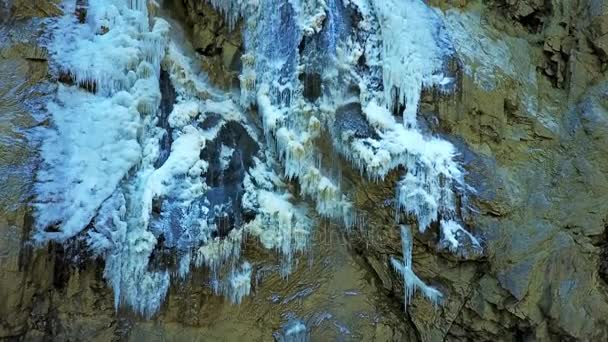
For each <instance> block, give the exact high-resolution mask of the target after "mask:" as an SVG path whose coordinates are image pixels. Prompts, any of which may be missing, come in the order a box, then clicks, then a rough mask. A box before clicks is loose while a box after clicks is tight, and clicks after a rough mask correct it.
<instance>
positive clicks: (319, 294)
mask: <svg viewBox="0 0 608 342" xmlns="http://www.w3.org/2000/svg"><path fill="white" fill-rule="evenodd" d="M174 3H175V4H176V6H178V5H179V4H180V2H179V1H176V2H174ZM185 3H186V5H187V6H188V7H187V8H188V9H189V10H188V11H184V10H183V8H182V9H176V12H177V13H181V14H182V15H183V16H184V18H183V20H184V21H186V22H188V23H190V25H191V29H192V32H191V37H192V45H193V47H194V49H195V50H197V51H199V53H200V54H201V65H202V67H203V68H204V69H205V70H207V71H208V72H209V74H210V77H211V80H212V81H214V82H215V83H217V84H218V85H220V86H223V87H230V86H232V85H233V84H234V80H235V76H236V75H237V73H238V59H239V58H238V56H239V54H240V50H241V48H240V46H241V43H240V41H241V38H240V37H239V35H238V34H234V33H230V32H229V30H228V29H227V27H226V26H225V24H223V21H222V18H221V16H220V15H218V14H217V13H215V12H213V11H211V10H210V8H209V7H208V6H207V5H203V4H202V2H199V1H192V0H185ZM433 4H436V5H441V6H443V7H446V8H449V7H452V6H454V7H461V8H464V9H465V10H469V9H471V7H475V6H477V7H479V6H481V7H482V9H483V13H484V18H485V19H487V21H488V23H489V24H490V25H491V26H492V27H493V29H495V30H496V31H497V32H498V33H497V34H498V35H499V36H500V35H502V36H501V37H503V38H513V37H516V38H518V39H520V41H521V42H523V43H522V44H523V45H524V46H525V49H523V50H522V49H520V45H517V46H515V45H509V47H510V48H511V49H512V50H513V52H514V55H515V56H517V57H516V59H515V60H514V61H513V62H514V63H515V64H516V65H519V66H522V65H524V64H532V65H531V68H533V69H534V70H536V71H537V72H536V76H537V79H536V83H533V84H526V83H525V82H522V81H521V80H519V79H517V77H514V76H509V75H499V76H500V77H497V79H499V82H498V85H497V86H496V87H495V88H494V89H493V90H491V91H488V90H484V89H482V88H481V87H479V86H478V85H477V84H476V83H475V81H474V80H473V79H471V78H470V77H467V76H466V75H463V77H462V79H461V80H460V84H459V90H458V93H457V94H456V95H454V96H447V97H446V96H438V95H437V94H434V93H432V92H429V93H426V94H425V95H424V96H423V104H422V110H421V112H422V113H427V114H424V117H423V119H426V121H428V123H429V126H430V128H431V129H433V130H434V131H436V132H437V133H438V134H442V135H443V136H444V137H445V138H446V139H450V140H452V141H453V142H454V143H455V144H456V145H457V146H458V148H459V150H460V151H462V160H463V163H464V164H465V167H466V169H467V171H468V172H469V175H468V177H467V182H468V184H470V185H472V186H474V187H475V188H476V189H477V191H478V193H477V194H476V195H475V196H473V197H471V204H472V205H473V206H474V207H475V208H476V210H477V211H478V213H477V214H475V215H467V216H465V219H466V223H467V225H468V226H469V227H471V228H472V230H473V231H474V232H475V233H476V234H477V235H479V236H481V237H483V240H484V243H485V249H486V253H485V255H484V257H482V258H477V259H474V260H462V259H459V258H456V257H454V256H452V255H449V254H444V253H441V252H438V251H437V250H436V248H435V241H436V240H437V236H435V235H434V234H435V233H433V231H435V230H433V229H431V230H429V232H428V233H426V234H424V235H421V234H416V235H415V245H414V255H413V260H414V269H415V270H416V272H417V273H418V275H419V276H420V277H421V278H422V279H424V280H425V281H426V282H428V283H430V284H432V285H433V286H437V287H438V288H439V289H440V290H441V291H442V292H443V293H444V294H445V295H446V296H447V299H446V301H445V303H444V306H442V307H440V308H439V309H435V308H433V307H432V305H431V304H430V303H428V302H427V301H426V300H424V299H423V298H421V297H419V296H416V297H415V298H414V300H413V302H412V303H411V304H410V305H409V306H408V309H407V312H406V313H405V314H404V313H403V312H402V311H401V310H403V305H402V303H403V288H402V286H403V284H402V281H401V279H400V276H399V275H398V274H396V273H395V272H394V271H393V270H392V268H391V267H390V262H389V260H390V257H391V256H399V255H400V254H401V246H400V237H399V230H398V227H397V226H396V225H395V219H394V211H393V204H392V202H391V200H392V199H393V198H394V185H395V182H396V180H397V176H398V175H397V173H394V174H391V175H389V177H387V180H386V181H385V182H382V183H376V182H367V181H365V180H363V179H361V177H360V175H359V173H358V172H355V171H354V170H352V169H351V168H350V167H349V165H348V163H346V162H344V163H343V176H344V178H343V183H344V186H345V188H346V189H347V190H349V191H352V193H353V194H354V200H355V203H356V204H357V207H358V208H359V211H360V212H361V213H362V216H363V217H362V218H363V222H364V224H363V227H361V228H362V229H360V230H356V231H355V232H354V233H353V234H351V235H350V236H349V239H350V241H349V242H346V241H343V240H341V239H340V238H341V237H339V236H337V235H336V234H335V233H331V232H335V229H334V228H331V229H330V227H321V228H319V232H320V233H319V234H320V235H319V236H317V237H316V239H317V240H316V241H315V243H314V246H315V247H314V248H315V249H314V250H313V251H312V253H311V254H313V255H316V256H317V257H316V258H314V259H313V263H312V265H313V266H312V268H310V267H307V266H306V265H305V264H306V262H305V260H304V259H305V258H304V259H303V260H302V261H303V262H302V263H301V264H300V265H299V266H298V270H297V271H296V272H295V273H294V275H293V277H291V278H290V279H289V281H285V280H282V279H278V278H277V277H276V276H269V277H264V274H263V272H260V274H261V277H262V278H261V282H260V283H259V284H258V283H256V284H255V286H254V292H255V296H252V297H251V298H248V299H246V300H245V302H244V303H243V304H242V305H241V306H231V305H228V304H227V303H226V302H225V301H224V300H223V299H222V298H218V297H216V296H214V295H212V294H211V293H210V290H209V288H208V287H206V286H203V285H202V284H204V281H205V279H206V275H205V274H204V272H202V271H196V272H194V274H193V275H192V277H191V278H189V279H188V280H187V281H186V282H184V283H181V284H174V285H173V286H172V288H171V290H170V293H169V296H168V300H167V302H166V303H165V305H164V306H163V308H162V309H161V312H160V313H159V315H158V316H156V317H155V318H154V320H152V321H145V320H142V319H141V318H138V317H135V316H133V314H131V313H129V312H123V311H118V312H115V310H114V307H113V298H112V297H113V296H112V293H111V290H109V288H108V286H107V285H106V284H105V283H104V281H103V279H102V277H101V272H102V269H103V267H102V265H100V264H98V263H97V262H96V261H94V260H89V259H80V261H78V260H76V259H75V258H76V257H78V255H77V254H75V253H74V250H76V248H77V247H78V246H77V245H75V246H67V247H60V246H54V245H51V246H44V247H41V248H37V249H33V248H31V246H29V245H28V244H27V239H28V236H29V229H31V228H30V227H31V218H30V215H29V209H28V208H27V206H26V205H24V204H23V203H26V202H27V199H28V197H29V196H30V195H31V194H30V192H29V186H30V185H31V175H32V170H33V169H34V165H35V153H34V152H33V150H32V148H31V145H29V144H28V143H27V142H26V141H25V137H24V136H23V134H21V133H19V129H23V128H28V127H31V126H33V125H36V124H37V121H36V120H35V118H34V117H33V116H32V114H31V113H29V112H30V110H31V109H32V108H37V107H36V103H37V102H36V99H38V97H39V96H42V95H44V94H45V93H47V92H50V91H52V89H46V90H45V89H44V88H41V89H39V88H32V86H34V85H35V84H40V83H41V82H42V81H44V80H46V79H47V77H48V75H47V63H46V52H45V51H44V50H43V49H40V48H39V47H37V46H36V45H35V44H33V43H32V42H34V41H35V34H36V32H37V31H38V27H37V26H36V25H33V24H31V23H29V22H28V23H11V24H10V25H12V26H11V30H8V29H6V28H5V26H2V27H0V108H1V109H0V114H2V115H3V118H5V117H6V118H10V120H4V119H3V120H2V122H1V123H0V129H1V131H0V133H1V135H2V136H3V137H9V139H8V140H7V141H8V143H5V142H4V140H3V141H2V142H1V145H0V147H1V148H0V163H1V165H0V176H1V177H2V180H3V181H2V184H1V193H2V194H5V196H3V198H1V199H0V237H1V238H0V294H1V296H0V338H6V339H24V340H31V341H37V340H41V341H42V340H49V339H55V340H61V341H65V340H74V341H76V340H99V341H108V340H133V341H136V340H151V341H152V340H205V341H209V340H226V339H228V340H230V339H234V340H237V339H241V340H243V339H248V340H268V339H269V338H270V336H271V334H272V332H273V331H276V330H277V329H279V327H280V323H281V322H282V321H283V320H284V318H285V316H284V315H285V314H287V313H289V312H298V313H299V314H302V315H309V316H307V317H308V318H310V319H311V322H313V321H315V318H316V319H318V318H319V317H315V316H314V315H313V312H314V311H315V310H319V308H325V306H324V305H326V307H327V308H330V307H331V305H334V306H335V305H337V306H340V307H343V308H344V316H341V317H338V316H334V317H333V318H331V319H327V320H325V321H324V320H321V323H319V326H318V327H317V328H316V330H315V331H316V332H315V334H316V335H313V340H314V339H315V338H316V339H321V340H323V339H327V338H330V339H331V338H333V337H337V336H338V335H337V332H336V324H338V325H339V324H340V322H349V323H351V324H357V325H358V326H360V329H359V330H358V331H355V332H353V335H352V337H353V339H357V340H365V341H368V340H376V341H398V340H407V341H416V340H424V341H438V340H453V341H461V340H462V341H488V340H496V341H520V340H540V341H551V340H555V341H558V340H559V341H563V340H594V341H603V340H607V339H608V324H607V323H608V322H606V320H607V317H608V299H607V297H606V296H607V294H606V291H607V286H608V285H607V284H606V279H608V276H607V274H608V271H607V269H608V266H607V265H608V233H607V231H606V226H607V224H608V178H607V177H608V158H606V155H607V152H608V83H607V82H608V80H607V75H606V55H607V54H606V52H607V41H606V39H607V38H606V37H608V27H607V26H606V23H607V22H608V18H607V17H606V16H607V14H608V11H607V8H608V2H607V1H606V0H589V1H567V0H563V1H557V0H552V1H540V0H524V1H512V0H500V1H498V0H495V1H492V0H487V1H483V4H480V3H478V2H476V1H464V0H463V1H447V0H446V1H433ZM467 6H468V7H467ZM12 8H13V9H14V10H15V11H16V12H14V13H15V16H16V17H20V18H28V17H31V16H41V15H54V14H56V12H55V8H56V7H54V5H53V4H52V3H51V2H48V1H47V2H45V1H33V2H32V1H25V0H24V1H15V2H14V3H13V7H12ZM0 13H1V10H0ZM185 13H187V14H185ZM19 25H21V26H19ZM28 32H30V33H31V36H28ZM235 32H238V30H237V31H235ZM515 50H518V51H515ZM519 50H522V51H519ZM518 63H519V64H518ZM5 89H7V90H8V91H5ZM31 89H36V90H35V91H34V92H33V93H32V92H30V90H31ZM526 94H533V96H534V97H535V98H537V99H538V101H539V105H538V107H537V108H529V107H527V106H525V105H523V98H524V96H525V95H526ZM26 99H27V100H29V101H31V102H32V103H33V105H34V106H33V107H30V106H25V105H24V104H23V103H24V102H23V100H26ZM38 108H39V107H38ZM347 109H348V108H347ZM345 113H351V114H352V113H355V114H356V110H355V111H353V110H351V111H345ZM428 113H434V114H428ZM9 114H10V116H9ZM351 114H349V115H350V116H352V117H353V118H356V117H357V116H356V115H355V114H352V115H351ZM435 116H436V117H435ZM351 121H353V122H354V124H357V123H358V121H357V120H355V119H353V120H351ZM43 124H44V123H43ZM362 129H363V130H364V127H363V128H362ZM331 157H332V158H328V159H333V158H335V157H336V156H331ZM14 170H17V171H14ZM5 179H6V180H7V181H4V180H5ZM402 220H403V222H405V223H407V218H403V219H402ZM346 247H350V249H347V248H346ZM245 253H246V257H247V258H248V259H249V260H251V261H252V262H253V263H254V264H255V265H256V267H258V266H259V267H262V266H268V267H271V266H272V262H269V264H268V265H266V264H263V263H262V260H273V255H272V253H268V252H264V251H262V250H261V249H260V248H259V246H256V244H255V243H253V242H250V243H248V244H247V250H246V252H245ZM345 284H356V285H357V287H358V288H359V289H360V291H361V294H360V296H359V297H355V298H356V299H354V300H347V299H345V298H346V297H345V296H344V293H345V291H347V290H349V289H347V288H345ZM310 289H313V291H312V292H311V291H310ZM275 295H279V299H278V301H279V304H273V301H274V300H275V299H273V298H277V297H275ZM290 295H291V296H292V297H290ZM328 310H329V309H328ZM355 312H364V313H367V314H369V315H371V316H373V315H377V317H376V316H374V317H371V318H370V317H368V318H364V319H361V320H358V319H354V318H352V317H350V318H349V317H346V316H347V314H348V313H355Z"/></svg>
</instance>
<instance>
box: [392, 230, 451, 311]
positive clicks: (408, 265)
mask: <svg viewBox="0 0 608 342" xmlns="http://www.w3.org/2000/svg"><path fill="white" fill-rule="evenodd" d="M413 244H414V241H413V238H412V232H411V231H410V228H409V227H407V226H401V246H402V249H403V262H401V261H399V260H397V259H395V258H394V257H392V258H391V263H392V264H393V267H394V268H395V270H396V271H397V272H399V273H401V275H402V276H403V289H404V291H405V294H404V298H405V307H406V308H407V303H408V302H410V301H411V300H412V296H413V295H414V293H415V292H416V291H417V290H419V291H421V292H422V295H423V296H424V297H426V298H427V299H428V300H429V301H430V302H431V303H433V304H434V305H438V304H439V303H440V302H441V299H442V297H443V295H442V294H441V292H439V290H437V289H436V288H434V287H431V286H428V285H427V284H425V283H424V282H423V281H422V280H420V278H418V276H417V275H416V273H414V270H412V246H413Z"/></svg>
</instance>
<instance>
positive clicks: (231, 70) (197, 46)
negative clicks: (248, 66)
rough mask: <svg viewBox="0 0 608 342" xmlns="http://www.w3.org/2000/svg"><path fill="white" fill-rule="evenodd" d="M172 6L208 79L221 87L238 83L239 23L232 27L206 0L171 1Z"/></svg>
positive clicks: (239, 54)
mask: <svg viewBox="0 0 608 342" xmlns="http://www.w3.org/2000/svg"><path fill="white" fill-rule="evenodd" d="M185 9H187V10H185ZM172 10H173V12H174V13H175V14H177V15H178V16H180V17H182V18H183V20H184V21H185V23H186V24H185V26H186V29H187V31H188V36H189V38H190V42H191V44H192V47H193V48H194V50H195V51H196V52H197V54H198V56H199V58H200V63H201V67H202V68H203V70H205V71H206V72H207V74H208V75H209V78H210V80H211V81H212V82H213V83H215V84H216V85H218V86H221V87H222V88H226V89H227V88H231V87H238V86H239V80H238V76H239V71H240V65H241V55H242V53H243V51H242V49H243V48H242V37H241V33H240V32H241V31H240V30H239V29H238V27H237V28H236V29H234V30H232V29H231V28H230V27H229V26H228V25H227V24H226V23H225V21H224V17H223V16H222V14H219V13H217V12H216V11H214V10H213V9H212V7H211V5H209V4H207V3H206V2H205V1H198V0H183V1H181V2H180V1H174V4H173V8H172Z"/></svg>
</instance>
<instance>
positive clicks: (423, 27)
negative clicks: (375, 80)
mask: <svg viewBox="0 0 608 342" xmlns="http://www.w3.org/2000/svg"><path fill="white" fill-rule="evenodd" d="M372 5H373V8H374V11H375V12H376V15H377V17H378V22H379V23H380V28H381V31H382V63H383V64H382V74H383V80H384V93H385V94H384V99H385V104H386V106H387V107H389V108H390V106H393V104H394V103H398V104H401V105H405V111H404V113H403V122H404V124H405V125H406V126H408V127H412V128H414V127H416V114H417V111H418V104H419V102H420V95H421V92H422V89H423V88H424V87H430V86H433V85H434V83H435V82H441V81H443V79H444V78H442V77H434V76H435V75H434V74H435V73H437V72H440V71H441V69H442V68H443V61H444V59H445V57H446V56H447V55H449V54H450V53H451V50H450V49H449V48H446V47H445V46H442V44H441V42H440V41H439V39H438V37H437V33H436V32H437V31H438V30H439V28H440V27H441V21H440V20H439V18H438V17H437V15H436V14H435V13H434V12H433V11H432V10H431V9H430V8H429V7H428V6H427V5H426V4H425V3H424V2H423V1H422V0H373V1H372Z"/></svg>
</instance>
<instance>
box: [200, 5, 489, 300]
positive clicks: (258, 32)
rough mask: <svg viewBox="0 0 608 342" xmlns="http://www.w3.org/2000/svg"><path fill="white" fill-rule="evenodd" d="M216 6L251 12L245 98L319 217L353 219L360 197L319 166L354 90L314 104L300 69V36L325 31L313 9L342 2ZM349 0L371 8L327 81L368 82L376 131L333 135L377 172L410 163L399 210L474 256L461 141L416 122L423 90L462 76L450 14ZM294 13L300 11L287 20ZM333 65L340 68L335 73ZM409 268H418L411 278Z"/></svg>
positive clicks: (366, 109)
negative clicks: (464, 205)
mask: <svg viewBox="0 0 608 342" xmlns="http://www.w3.org/2000/svg"><path fill="white" fill-rule="evenodd" d="M212 3H213V4H214V5H215V6H216V8H218V9H221V10H223V11H225V10H226V9H227V8H237V7H238V12H236V11H234V12H230V13H228V12H226V14H227V15H228V16H229V17H230V18H231V19H230V20H234V17H238V16H242V17H243V21H244V30H245V39H246V54H245V56H244V58H243V66H244V67H243V69H244V70H243V74H242V76H241V81H242V84H241V92H242V94H243V95H242V97H241V101H242V103H243V104H244V105H247V104H256V105H257V108H258V111H259V112H260V113H261V116H262V122H263V125H264V132H265V134H266V137H267V141H269V143H270V144H276V146H277V155H278V158H280V159H281V160H282V162H283V165H284V170H285V176H286V177H288V178H289V179H292V180H296V181H297V182H298V183H299V184H300V189H301V191H302V193H303V194H304V195H307V196H308V197H310V198H312V199H313V200H314V201H315V203H316V209H317V212H318V213H319V214H321V215H324V216H326V217H330V218H340V219H342V220H343V222H344V223H345V224H346V225H349V224H352V223H353V222H354V214H353V210H354V209H353V207H352V203H351V202H350V201H349V199H348V196H346V195H344V194H343V193H342V191H341V189H340V182H339V180H335V179H331V177H328V176H327V175H326V173H325V172H324V171H323V170H322V169H321V168H320V167H319V165H320V163H319V161H318V160H319V157H318V155H319V151H318V150H317V149H316V147H315V139H316V138H317V137H318V136H319V135H320V134H322V132H323V130H324V129H327V131H329V133H330V134H331V133H333V132H332V130H331V127H332V126H333V123H334V121H335V118H334V117H333V113H335V110H336V109H337V107H338V106H340V105H341V104H344V103H346V102H348V101H351V100H352V96H351V95H349V94H346V93H345V92H344V90H340V89H329V92H328V94H325V95H324V96H323V97H322V99H321V100H319V103H316V104H313V105H311V104H310V103H307V102H306V101H305V100H303V98H302V85H301V82H299V81H298V79H297V71H298V70H301V68H302V65H301V63H302V61H301V60H300V58H301V56H299V54H298V46H299V43H300V41H301V40H302V39H303V38H305V37H307V36H309V35H311V34H314V33H318V32H319V27H318V26H317V25H315V23H316V21H315V20H314V19H315V18H319V15H318V12H317V11H315V10H314V9H318V8H323V9H326V10H329V9H332V8H334V7H335V3H336V1H325V0H309V1H298V2H286V1H280V0H260V1H258V2H256V5H257V6H253V5H252V4H251V3H249V4H247V3H245V2H242V1H236V2H235V1H232V2H231V1H228V2H221V3H215V2H213V1H212ZM228 3H232V4H228ZM340 6H351V8H353V9H355V10H356V11H358V12H359V13H360V14H361V15H362V20H359V21H358V23H357V24H356V25H357V26H356V27H353V29H354V30H355V31H358V34H359V38H357V37H354V36H348V33H346V35H347V36H348V37H346V38H344V39H342V41H341V44H340V46H338V49H337V52H336V53H335V55H334V56H332V57H333V59H334V60H333V61H332V63H329V64H328V65H324V66H325V67H326V69H325V70H323V72H324V74H326V75H335V74H339V75H340V76H325V79H324V80H323V81H324V82H326V83H330V84H332V86H334V87H338V86H337V84H339V83H340V82H338V81H337V79H336V77H341V79H340V81H342V83H343V84H344V83H346V84H347V83H349V82H350V83H355V84H357V85H358V86H359V89H360V94H359V96H358V98H356V100H355V101H356V102H359V103H361V104H362V107H363V108H362V109H363V114H364V116H365V118H366V119H367V122H368V123H369V124H370V126H371V127H372V128H373V129H374V131H375V133H376V137H365V138H360V137H355V136H354V135H349V134H348V133H346V134H345V133H344V132H342V134H340V135H333V141H334V146H335V147H336V149H337V150H338V151H339V152H340V153H341V154H342V155H343V156H344V157H345V158H346V159H348V160H350V161H351V162H352V163H353V165H354V166H355V167H356V168H358V169H359V170H361V172H362V174H364V175H366V176H367V177H369V178H371V179H375V180H382V179H384V178H385V176H387V175H388V174H389V173H390V172H391V171H393V170H395V169H397V168H399V167H405V169H406V170H407V172H406V173H405V174H404V175H403V176H402V178H401V180H400V181H399V182H398V183H397V186H396V189H397V190H396V193H397V194H396V203H397V209H398V211H400V212H404V213H406V214H408V215H411V216H413V217H415V218H416V219H417V226H418V229H419V231H421V232H424V231H425V230H426V229H427V228H428V227H429V226H430V225H431V223H432V222H439V227H440V243H439V246H440V247H441V248H446V249H449V250H450V251H452V252H457V253H465V252H464V250H465V247H468V248H469V250H473V251H474V252H478V251H480V250H481V246H480V244H479V242H478V241H477V239H476V238H475V237H474V236H473V235H471V234H470V233H469V232H467V231H466V230H465V229H464V227H463V226H462V224H461V223H459V222H458V214H457V200H456V197H457V195H456V192H457V191H461V192H462V193H465V192H466V191H470V190H471V189H469V188H467V186H466V185H465V183H464V173H463V171H462V169H461V167H460V165H459V164H458V162H457V161H456V160H455V158H456V156H457V154H458V153H457V150H456V148H455V147H454V146H453V145H452V144H451V143H449V142H447V141H445V140H442V139H440V138H436V137H432V136H428V135H425V134H423V133H422V132H421V131H420V130H419V129H418V128H417V119H416V114H417V111H418V106H419V102H420V96H421V92H422V90H423V89H425V88H433V87H435V88H437V89H440V90H441V89H444V88H447V86H448V85H449V84H451V83H452V82H453V80H452V79H451V78H450V77H449V76H446V75H445V72H444V71H445V70H446V65H447V60H448V59H449V58H451V57H452V56H453V54H454V50H453V48H452V46H451V43H450V39H449V36H448V35H447V34H446V32H445V28H444V27H443V22H442V17H441V16H440V15H438V13H437V12H436V10H434V9H432V8H430V7H428V5H426V4H425V3H424V2H423V1H421V0H404V1H397V0H382V1H380V0H349V1H343V2H342V4H340ZM334 14H335V13H334ZM294 16H296V17H297V18H296V19H291V20H289V19H287V20H286V19H285V18H293V17H294ZM330 17H331V16H330V15H327V17H326V19H325V20H329V18H330ZM321 33H323V32H321ZM269 37H279V39H276V40H274V39H268V38H269ZM360 37H364V39H361V38H360ZM279 42H280V43H279ZM279 45H280V47H278V46H279ZM323 48H327V47H323ZM361 56H364V57H365V60H366V61H367V64H368V65H370V66H372V68H371V71H366V72H361V71H358V70H357V68H356V65H357V62H358V61H359V60H360V57H361ZM374 67H376V68H380V69H381V79H382V83H383V85H384V86H383V88H382V89H383V90H378V89H376V88H374V87H373V86H372V84H373V83H374V82H373V78H374V77H376V74H375V69H374ZM332 68H333V69H334V70H340V72H335V73H334V72H333V71H332ZM344 70H347V71H346V72H344ZM332 77H333V79H332ZM332 82H333V83H332ZM340 98H342V99H343V100H342V102H340V100H339V99H340ZM336 99H338V100H336ZM396 105H397V106H399V105H400V106H403V107H404V110H403V124H401V123H399V122H397V120H396V119H395V117H394V116H393V115H392V113H391V109H392V108H393V107H394V106H396ZM410 273H411V274H413V272H412V271H411V267H410V268H409V271H407V272H404V275H405V276H406V277H408V276H409V274H410ZM416 279H417V278H416ZM408 283H410V284H411V283H412V282H411V281H408ZM414 283H417V282H414ZM419 283H420V284H422V283H421V282H419ZM435 298H437V296H435Z"/></svg>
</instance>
